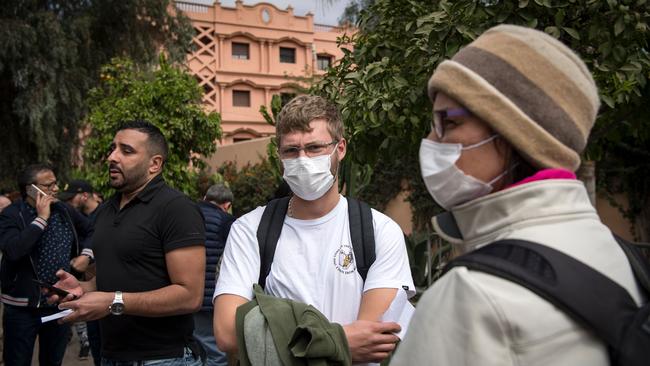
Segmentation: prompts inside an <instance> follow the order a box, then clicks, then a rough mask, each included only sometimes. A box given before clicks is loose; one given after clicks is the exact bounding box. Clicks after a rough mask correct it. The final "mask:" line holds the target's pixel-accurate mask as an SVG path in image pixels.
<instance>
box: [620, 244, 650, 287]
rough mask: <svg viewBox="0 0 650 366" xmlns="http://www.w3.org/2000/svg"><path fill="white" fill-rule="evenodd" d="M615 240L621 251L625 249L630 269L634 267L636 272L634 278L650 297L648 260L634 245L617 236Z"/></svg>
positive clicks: (633, 270)
mask: <svg viewBox="0 0 650 366" xmlns="http://www.w3.org/2000/svg"><path fill="white" fill-rule="evenodd" d="M612 234H614V233H612ZM614 238H616V241H617V242H618V245H620V246H621V249H623V252H624V253H625V255H626V256H627V260H628V261H629V262H630V267H632V272H634V277H635V278H636V280H637V281H639V284H640V285H641V287H642V288H643V289H644V290H645V292H646V294H649V295H650V264H648V260H647V259H646V258H644V257H643V255H642V254H641V252H640V251H639V248H637V246H636V245H635V244H634V243H632V242H629V241H627V240H625V239H623V238H621V237H620V236H618V235H616V234H614Z"/></svg>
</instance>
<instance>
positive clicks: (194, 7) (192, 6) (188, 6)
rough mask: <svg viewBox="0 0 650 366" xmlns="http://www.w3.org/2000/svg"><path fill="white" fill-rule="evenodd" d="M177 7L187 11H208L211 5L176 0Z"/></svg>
mask: <svg viewBox="0 0 650 366" xmlns="http://www.w3.org/2000/svg"><path fill="white" fill-rule="evenodd" d="M175 3H176V7H177V8H179V9H180V10H182V11H184V12H186V13H207V12H208V10H209V9H210V6H209V5H203V4H197V3H192V2H188V1H175Z"/></svg>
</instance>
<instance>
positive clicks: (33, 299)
mask: <svg viewBox="0 0 650 366" xmlns="http://www.w3.org/2000/svg"><path fill="white" fill-rule="evenodd" d="M52 210H53V211H55V210H56V211H59V212H61V213H62V214H63V217H64V218H65V220H66V221H67V222H68V223H69V224H71V225H70V226H71V227H72V229H73V230H72V231H73V233H74V243H73V245H72V249H71V252H70V258H71V259H72V258H74V257H76V256H78V255H79V254H80V253H81V250H82V249H84V248H86V247H89V245H88V244H89V243H90V240H91V238H92V233H93V227H92V224H91V223H90V221H89V220H88V219H87V218H86V217H84V216H83V215H82V214H81V213H79V212H78V211H77V210H75V209H74V208H72V207H70V206H68V205H67V204H64V203H62V202H56V203H54V204H53V205H52ZM35 218H36V215H34V214H32V213H31V211H30V210H29V209H28V207H27V204H26V203H25V202H23V201H19V202H15V203H13V204H12V205H10V206H9V207H7V208H5V209H4V210H3V211H2V213H1V214H0V250H2V264H1V265H0V282H1V284H2V302H3V303H7V304H11V305H15V306H29V307H38V306H39V298H40V288H39V286H38V284H36V283H35V282H34V281H33V279H36V278H37V273H38V272H37V269H36V265H35V263H36V261H35V259H34V256H35V254H36V248H37V244H38V243H39V241H40V240H41V237H42V235H43V232H44V231H43V230H41V228H40V227H38V226H37V225H33V224H32V221H34V219H35Z"/></svg>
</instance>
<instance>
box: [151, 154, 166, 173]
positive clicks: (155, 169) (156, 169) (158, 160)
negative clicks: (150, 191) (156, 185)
mask: <svg viewBox="0 0 650 366" xmlns="http://www.w3.org/2000/svg"><path fill="white" fill-rule="evenodd" d="M164 162H165V160H164V159H163V157H162V155H154V156H152V157H151V159H150V160H149V173H150V174H158V173H160V171H161V170H162V167H163V163H164Z"/></svg>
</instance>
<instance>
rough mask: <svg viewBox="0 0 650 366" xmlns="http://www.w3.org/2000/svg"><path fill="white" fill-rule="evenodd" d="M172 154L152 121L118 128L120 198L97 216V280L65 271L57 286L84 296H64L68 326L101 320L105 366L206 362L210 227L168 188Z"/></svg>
mask: <svg viewBox="0 0 650 366" xmlns="http://www.w3.org/2000/svg"><path fill="white" fill-rule="evenodd" d="M166 157H167V143H166V141H165V138H164V136H163V135H162V133H161V132H160V130H159V129H158V128H156V127H155V126H153V125H152V124H150V123H149V122H145V121H134V122H128V123H126V124H125V125H123V126H122V127H121V128H120V129H119V130H118V131H117V133H116V135H115V138H114V139H113V143H112V144H111V149H110V155H109V156H108V158H107V160H108V163H109V173H110V184H111V186H112V187H113V188H115V189H116V190H117V192H118V193H117V194H115V195H114V196H113V197H111V199H110V200H108V201H107V202H106V203H105V204H104V205H103V206H102V207H101V208H100V209H99V212H98V213H97V219H96V223H95V236H94V239H93V248H94V252H95V260H96V265H97V276H96V277H95V278H94V279H93V280H91V281H88V282H81V283H79V282H78V281H77V280H76V279H75V278H74V277H72V276H70V275H69V274H68V273H66V272H64V271H59V273H57V275H58V276H59V279H60V281H59V282H57V284H56V286H58V287H62V288H64V289H67V290H68V291H70V292H72V293H73V294H75V295H77V296H80V298H79V299H78V300H74V301H67V302H65V300H70V298H71V297H72V296H71V295H68V297H67V298H66V299H62V302H64V303H62V304H61V306H60V307H61V308H68V309H72V310H73V313H72V314H70V315H68V316H67V317H65V318H64V321H66V322H74V321H79V320H93V319H100V327H101V338H102V350H101V355H102V365H104V366H112V365H113V366H117V365H123V364H129V365H131V364H133V363H134V362H139V361H144V360H159V362H160V363H157V365H158V364H160V365H172V364H183V365H195V364H196V365H200V364H201V360H200V359H199V357H198V355H199V351H198V350H199V349H200V347H196V343H195V342H194V341H193V338H192V331H193V327H194V326H193V321H192V315H191V313H193V312H195V311H197V310H198V309H199V308H200V306H201V301H202V299H203V297H202V296H203V275H204V272H205V247H204V242H205V233H204V231H205V229H204V225H203V218H202V216H201V213H200V211H199V208H198V207H197V205H196V204H194V203H193V202H191V201H190V199H189V198H188V197H187V196H185V195H183V194H182V193H180V192H178V191H176V190H174V189H172V188H170V187H169V186H167V184H165V182H164V180H163V178H162V176H161V172H162V169H163V166H164V162H165V159H166ZM54 299H55V300H56V297H54Z"/></svg>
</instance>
